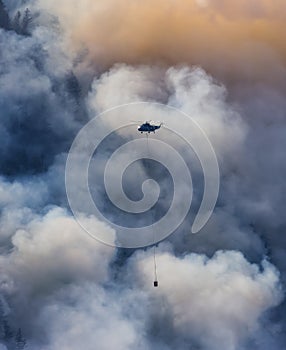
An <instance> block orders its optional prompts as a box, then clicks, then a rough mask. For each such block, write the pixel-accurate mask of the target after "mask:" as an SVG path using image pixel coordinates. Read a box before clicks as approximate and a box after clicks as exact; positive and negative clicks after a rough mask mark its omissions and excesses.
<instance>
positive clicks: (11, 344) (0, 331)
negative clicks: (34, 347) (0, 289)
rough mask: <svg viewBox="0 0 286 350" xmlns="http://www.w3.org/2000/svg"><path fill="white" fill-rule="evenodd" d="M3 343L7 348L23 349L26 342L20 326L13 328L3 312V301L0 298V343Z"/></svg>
mask: <svg viewBox="0 0 286 350" xmlns="http://www.w3.org/2000/svg"><path fill="white" fill-rule="evenodd" d="M1 343H2V344H3V343H4V344H5V346H6V347H7V349H8V350H24V349H26V348H27V342H26V339H25V337H24V336H23V333H22V330H21V328H18V330H14V329H13V328H12V327H11V326H10V324H9V321H8V318H7V316H6V315H5V312H4V306H3V302H2V301H1V300H0V344H1Z"/></svg>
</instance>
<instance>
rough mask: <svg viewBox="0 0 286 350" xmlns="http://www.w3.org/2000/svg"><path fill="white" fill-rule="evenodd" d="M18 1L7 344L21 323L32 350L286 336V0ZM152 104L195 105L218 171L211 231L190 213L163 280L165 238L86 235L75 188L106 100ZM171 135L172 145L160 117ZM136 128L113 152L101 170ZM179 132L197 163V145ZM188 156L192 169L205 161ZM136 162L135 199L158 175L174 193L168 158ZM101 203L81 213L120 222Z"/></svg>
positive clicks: (4, 285) (267, 345) (1, 118)
mask: <svg viewBox="0 0 286 350" xmlns="http://www.w3.org/2000/svg"><path fill="white" fill-rule="evenodd" d="M4 4H5V5H6V10H7V13H8V15H9V16H10V19H11V22H10V27H9V28H8V27H5V26H4V25H3V23H4V22H1V21H3V18H4V17H2V16H0V27H1V28H0V139H1V143H0V349H1V350H2V349H3V350H6V349H8V350H10V349H14V348H15V346H16V345H15V344H16V343H15V336H16V333H17V330H18V329H19V328H21V330H22V334H23V336H24V337H25V339H26V342H27V345H26V348H27V349H32V350H38V349H44V350H58V349H61V350H64V349H72V350H73V349H78V348H80V347H82V348H84V349H87V350H89V349H92V350H94V349H96V350H97V349H98V350H105V349H116V350H117V349H119V350H121V349H122V350H123V349H124V350H126V349H130V350H131V349H140V350H143V349H144V350H147V349H148V350H149V349H150V350H171V349H174V348H177V349H180V350H184V349H186V350H187V349H188V350H189V349H192V350H198V349H200V350H248V349H251V350H254V349H255V350H281V349H283V348H284V347H286V337H285V334H286V333H285V332H286V318H285V305H284V303H283V298H284V288H285V280H286V263H285V261H286V238H285V237H284V235H285V229H286V221H285V209H286V205H285V198H284V197H285V196H284V193H285V190H286V185H285V177H286V164H285V154H284V150H285V148H286V137H285V135H286V115H285V110H286V97H285V87H286V86H285V85H286V84H285V81H286V66H285V64H286V62H285V60H286V40H285V39H286V38H285V33H286V28H285V27H286V21H285V19H286V4H285V2H283V1H282V0H275V1H270V0H260V1H259V0H249V1H244V0H242V1H238V0H228V1H226V0H200V1H199V0H198V1H194V0H190V1H175V0H168V1H163V0H155V1H151V0H146V1H129V0H117V1H115V0H107V1H99V0H78V1H75V0H62V1H60V2H59V1H54V0H31V1H8V0H7V1H4ZM27 7H28V8H29V9H30V11H31V16H32V19H31V21H30V23H29V25H28V29H27V31H24V29H23V28H24V22H23V16H24V11H25V9H26V8H27ZM2 10H3V9H2ZM18 10H19V11H21V13H22V15H21V18H20V22H19V26H17V21H16V22H15V15H16V13H17V11H18ZM3 11H4V10H3ZM0 14H1V12H0ZM3 27H5V28H3ZM146 100H147V101H153V102H160V103H163V104H166V105H169V106H175V107H177V108H179V109H180V110H182V111H184V112H186V113H188V114H190V115H192V117H193V118H194V120H195V121H196V122H197V123H198V124H199V125H200V126H201V128H202V129H203V130H204V131H205V133H206V134H207V136H208V137H209V139H210V141H211V142H212V144H213V147H214V150H215V152H216V155H217V158H218V162H219V166H220V179H221V186H220V193H219V198H218V202H217V205H216V208H215V211H214V213H213V215H212V218H211V220H210V221H209V222H208V224H207V225H206V226H205V227H204V228H203V229H202V231H201V232H200V234H198V235H190V234H189V232H190V227H191V225H192V215H190V216H188V217H187V219H186V220H185V222H184V223H183V224H182V225H181V227H180V228H179V229H178V230H177V231H176V232H175V234H173V235H172V236H170V237H169V238H168V239H166V240H165V241H164V242H162V243H160V244H159V246H158V248H157V265H158V276H159V288H157V289H155V288H153V273H154V271H153V255H152V254H153V250H152V249H150V248H148V249H138V250H134V251H126V250H120V249H115V248H111V247H108V246H105V245H103V244H101V243H99V242H97V241H96V240H94V239H92V238H90V237H89V236H88V235H87V234H86V233H85V232H84V231H83V230H82V229H81V227H80V226H79V225H78V223H77V222H76V220H75V219H74V217H73V216H72V214H71V212H70V210H69V206H68V203H67V198H66V193H65V186H64V171H65V163H66V157H67V153H68V151H69V148H70V146H71V144H72V141H73V139H74V137H75V135H76V134H77V132H78V131H79V130H80V129H81V127H82V126H84V125H85V124H86V123H87V122H88V121H89V120H91V119H92V118H93V117H94V116H95V115H96V114H97V113H98V112H101V111H104V110H106V109H108V108H111V107H114V106H116V105H118V104H123V103H129V102H135V101H146ZM154 111H155V109H154ZM178 122H180V121H179V120H178ZM158 135H159V136H158V137H161V138H162V139H164V140H166V139H168V137H167V136H168V135H167V134H166V131H164V129H163V130H162V133H161V136H160V134H159V133H158ZM166 135H167V136H166ZM125 136H126V135H123V136H122V135H120V137H121V138H120V140H118V139H116V137H114V138H111V139H110V140H109V141H108V142H107V143H106V144H105V146H103V148H102V151H101V152H100V154H99V155H98V158H97V159H96V161H95V163H94V164H93V166H94V171H95V174H96V175H98V174H101V173H102V167H103V165H104V164H105V162H106V161H107V158H108V156H109V154H110V149H113V148H116V147H117V145H118V143H119V142H122V140H124V137H125ZM128 137H130V134H129V135H128ZM126 139H127V137H126ZM170 142H171V139H170ZM172 142H173V144H174V145H175V146H176V147H177V148H178V149H179V150H180V151H181V152H182V154H183V155H184V156H187V157H189V159H188V161H189V162H190V163H191V162H192V160H193V156H192V154H191V152H190V150H189V148H187V147H186V145H185V144H184V143H180V142H179V141H178V140H173V139H172ZM127 158H128V154H127ZM192 166H193V170H194V171H195V181H196V179H197V178H199V166H198V162H196V161H195V162H194V163H192ZM136 169H137V170H136V171H138V174H139V175H140V176H137V177H136V176H132V174H133V173H132V172H131V173H130V174H131V175H130V174H129V177H128V180H129V181H130V182H129V184H128V188H129V191H130V195H131V196H132V195H134V196H136V191H137V189H138V186H139V184H138V181H139V180H140V179H141V178H144V176H146V174H147V175H150V174H151V175H152V174H153V175H154V176H156V179H157V180H158V183H159V184H160V181H161V185H162V189H163V191H165V190H166V188H169V187H168V186H169V182H168V179H166V173H165V172H163V171H162V169H161V168H160V167H159V168H158V169H157V168H156V169H154V170H153V173H152V172H151V173H150V172H149V173H148V171H146V168H144V166H143V167H142V166H141V167H138V168H136ZM127 175H128V174H127ZM75 176H81V169H80V167H79V168H78V170H77V173H75ZM197 183H198V184H200V182H199V180H198V181H197ZM183 186H184V184H182V188H183ZM198 186H199V185H198ZM75 191H78V196H79V198H81V197H80V196H81V193H80V190H79V189H75ZM133 192H134V193H133ZM164 193H167V195H166V201H162V202H161V203H160V208H159V209H160V210H159V211H161V212H163V211H164V209H165V207H164V206H165V205H166V203H169V201H168V200H169V199H168V198H167V197H168V195H170V194H169V193H168V191H165V192H164ZM199 200H200V193H196V192H195V194H194V201H195V203H196V205H197V204H198V202H199ZM99 201H101V204H102V206H103V207H104V210H105V212H106V213H108V212H112V208H111V206H110V203H109V202H107V201H105V200H104V196H103V197H102V196H101V197H99ZM83 208H84V207H83ZM88 214H89V213H88V211H86V212H85V208H84V209H83V213H82V220H84V222H86V223H87V224H88V225H92V227H93V228H94V229H95V230H97V231H98V232H100V234H104V232H107V231H106V230H108V227H107V226H106V225H104V224H103V223H102V222H100V221H99V220H97V219H96V218H94V217H90V216H89V215H88ZM119 219H120V217H119ZM133 219H134V218H133ZM124 220H126V218H125V217H124ZM130 220H131V219H130ZM140 220H141V219H140ZM140 222H141V221H140ZM18 346H19V344H18Z"/></svg>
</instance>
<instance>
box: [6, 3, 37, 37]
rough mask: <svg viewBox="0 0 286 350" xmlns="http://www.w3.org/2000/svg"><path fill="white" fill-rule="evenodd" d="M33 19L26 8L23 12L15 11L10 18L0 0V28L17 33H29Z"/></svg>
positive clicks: (26, 34)
mask: <svg viewBox="0 0 286 350" xmlns="http://www.w3.org/2000/svg"><path fill="white" fill-rule="evenodd" d="M32 21H33V16H32V14H31V11H30V10H29V9H28V8H26V10H25V11H24V12H21V11H17V13H16V14H15V16H14V18H10V16H9V14H8V11H7V9H6V7H5V5H4V3H3V1H2V0H0V28H3V29H5V30H13V31H15V32H16V33H17V34H19V35H25V36H28V35H30V27H31V23H32Z"/></svg>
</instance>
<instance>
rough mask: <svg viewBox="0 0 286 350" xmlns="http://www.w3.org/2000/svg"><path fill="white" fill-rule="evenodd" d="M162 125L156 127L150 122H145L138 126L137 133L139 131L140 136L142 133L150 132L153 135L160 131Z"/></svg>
mask: <svg viewBox="0 0 286 350" xmlns="http://www.w3.org/2000/svg"><path fill="white" fill-rule="evenodd" d="M162 125H163V123H160V124H159V125H156V124H154V123H153V124H152V123H151V122H150V121H146V122H145V123H143V124H142V125H140V126H138V131H140V132H141V134H143V132H148V134H150V132H153V133H154V134H155V131H156V130H158V129H160V128H161V126H162Z"/></svg>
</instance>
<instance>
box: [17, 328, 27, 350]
mask: <svg viewBox="0 0 286 350" xmlns="http://www.w3.org/2000/svg"><path fill="white" fill-rule="evenodd" d="M15 342H16V349H17V350H23V349H25V347H26V339H25V338H24V337H23V334H22V330H21V328H19V329H18V331H17V334H16V337H15Z"/></svg>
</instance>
